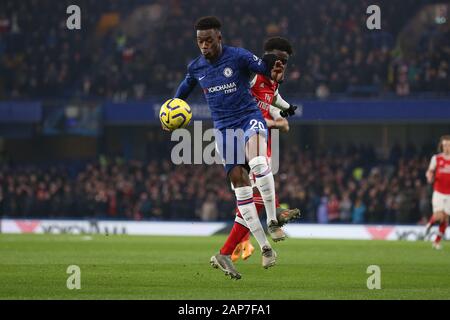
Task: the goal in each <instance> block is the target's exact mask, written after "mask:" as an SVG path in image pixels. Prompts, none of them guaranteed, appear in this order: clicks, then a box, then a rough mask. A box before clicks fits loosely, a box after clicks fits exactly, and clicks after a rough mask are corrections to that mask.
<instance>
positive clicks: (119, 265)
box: [0, 234, 450, 300]
mask: <svg viewBox="0 0 450 320" xmlns="http://www.w3.org/2000/svg"><path fill="white" fill-rule="evenodd" d="M224 240H225V237H224V236H212V237H144V236H99V235H96V236H92V237H91V236H83V235H6V234H3V235H0V299H164V300H168V299H179V300H189V299H225V300H236V299H264V300H266V299H268V300H272V299H282V300H285V299H449V298H450V275H449V273H450V246H449V245H447V246H446V243H444V249H443V250H441V251H435V250H432V249H431V244H430V243H429V242H406V241H405V242H401V241H393V242H391V241H346V240H342V241H337V240H301V239H288V240H286V241H284V242H282V243H277V244H274V248H275V249H276V251H277V252H278V261H277V265H276V266H275V267H273V268H270V269H268V270H265V269H263V268H262V267H261V256H260V254H259V252H258V251H255V253H254V255H253V256H252V257H251V258H250V259H249V260H247V261H239V262H238V263H237V264H236V266H237V268H238V270H239V271H240V272H241V273H242V276H243V277H242V279H241V280H238V281H236V280H231V279H229V278H227V277H225V276H224V274H223V273H222V272H221V271H220V270H218V269H213V268H211V266H210V265H209V258H210V257H211V255H212V254H214V253H215V252H216V251H218V249H219V248H220V246H221V244H222V243H223V241H224ZM253 241H254V240H253ZM69 265H77V266H79V267H80V269H81V289H80V290H69V289H67V287H66V281H67V278H68V277H69V276H70V275H69V274H67V273H66V270H67V267H68V266H69ZM369 265H378V266H379V267H380V268H381V289H379V290H369V289H367V279H368V277H369V276H370V274H367V273H366V271H367V267H368V266H369Z"/></svg>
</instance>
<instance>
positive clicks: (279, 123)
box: [265, 118, 289, 132]
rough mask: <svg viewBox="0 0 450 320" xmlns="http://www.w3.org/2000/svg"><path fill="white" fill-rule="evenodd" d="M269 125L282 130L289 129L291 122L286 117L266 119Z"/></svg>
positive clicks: (286, 130)
mask: <svg viewBox="0 0 450 320" xmlns="http://www.w3.org/2000/svg"><path fill="white" fill-rule="evenodd" d="M265 120H266V124H267V127H268V128H270V129H279V130H280V131H281V132H288V131H289V122H288V121H287V120H286V119H284V118H283V119H277V120H270V119H265Z"/></svg>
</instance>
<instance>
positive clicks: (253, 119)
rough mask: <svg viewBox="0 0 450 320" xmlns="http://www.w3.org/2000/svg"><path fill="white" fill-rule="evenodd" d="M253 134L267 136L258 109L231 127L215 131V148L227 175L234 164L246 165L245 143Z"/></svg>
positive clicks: (264, 122) (265, 126)
mask: <svg viewBox="0 0 450 320" xmlns="http://www.w3.org/2000/svg"><path fill="white" fill-rule="evenodd" d="M255 134H262V135H264V136H265V137H266V138H267V125H266V121H265V120H264V118H263V116H262V114H261V112H260V111H259V110H258V111H255V112H253V113H250V114H248V115H246V116H244V117H242V119H241V120H240V121H239V123H238V124H237V125H234V126H233V127H232V128H224V129H218V130H217V131H216V136H215V138H216V149H217V151H218V153H219V155H220V157H221V159H222V164H223V165H224V167H225V171H226V172H227V175H228V174H229V173H230V171H231V169H233V168H234V167H235V166H248V164H247V161H246V157H245V145H246V143H247V141H248V139H250V137H252V136H254V135H255Z"/></svg>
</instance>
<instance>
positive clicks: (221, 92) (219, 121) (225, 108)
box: [175, 17, 286, 279]
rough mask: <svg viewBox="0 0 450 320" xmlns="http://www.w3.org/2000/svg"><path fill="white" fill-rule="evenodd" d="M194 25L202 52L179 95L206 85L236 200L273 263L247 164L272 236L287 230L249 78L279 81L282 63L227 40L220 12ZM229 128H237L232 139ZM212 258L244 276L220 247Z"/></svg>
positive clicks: (265, 258) (228, 270) (265, 260)
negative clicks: (279, 211) (281, 222)
mask: <svg viewBox="0 0 450 320" xmlns="http://www.w3.org/2000/svg"><path fill="white" fill-rule="evenodd" d="M195 29H196V31H197V45H198V47H199V49H200V51H201V55H200V56H199V57H198V58H196V59H195V60H193V61H192V62H191V63H190V64H189V65H188V71H187V75H186V78H185V79H184V80H183V82H182V83H181V84H180V86H179V88H178V90H177V92H176V94H175V98H180V99H183V100H186V98H187V97H188V96H189V94H190V93H191V92H192V90H193V89H194V87H195V86H196V85H197V84H199V85H200V86H201V88H202V89H203V92H204V94H205V98H206V100H207V103H208V106H209V109H210V111H211V116H212V119H213V122H214V128H215V129H216V143H217V144H218V149H219V154H220V155H221V157H222V159H223V160H224V166H225V170H226V172H227V175H228V177H229V179H230V181H231V183H232V184H233V186H234V192H235V194H236V200H237V206H238V208H239V211H240V212H241V215H242V217H243V219H244V221H243V222H244V223H245V224H246V226H247V227H248V228H249V229H250V231H251V232H252V234H253V236H254V237H255V239H256V241H257V242H258V244H259V246H260V248H261V251H262V265H263V267H264V268H269V267H271V266H273V265H274V264H275V262H276V252H275V251H274V250H273V249H272V247H271V245H270V243H269V241H268V240H267V238H266V235H265V233H264V229H263V227H262V225H261V222H260V221H259V218H258V213H257V211H256V207H255V204H254V202H253V190H252V187H251V183H250V179H249V170H251V171H252V173H253V174H254V175H255V177H256V186H257V188H258V189H259V191H260V193H261V196H262V198H263V201H264V206H265V209H266V213H267V226H268V231H269V234H270V236H271V238H272V239H273V240H274V241H280V240H283V239H284V238H285V237H286V236H285V234H284V232H283V230H282V229H281V228H280V226H279V225H278V221H277V217H276V209H275V183H274V178H273V175H272V172H271V169H270V167H269V164H268V161H267V157H266V155H267V142H266V137H267V126H266V122H265V120H264V118H263V116H262V114H261V111H260V110H259V108H258V106H257V102H256V100H255V99H254V98H253V96H252V95H251V92H250V79H251V76H252V74H254V73H257V74H262V75H265V76H267V77H269V78H271V79H273V80H274V81H281V80H282V77H283V70H284V66H283V63H282V62H281V61H278V60H277V61H275V59H273V58H271V59H270V58H269V59H265V60H261V59H259V58H258V57H257V56H255V55H254V54H252V53H250V52H249V51H247V50H245V49H242V48H235V47H230V46H225V45H223V44H222V35H221V32H220V29H221V23H220V21H219V20H218V19H217V18H216V17H203V18H200V19H199V20H198V21H197V22H196V24H195ZM269 57H272V56H269ZM238 131H240V132H243V135H241V136H240V135H239V134H236V132H238ZM230 132H233V133H234V134H235V136H232V137H231V138H232V139H230ZM230 141H231V142H230ZM227 148H228V150H227ZM230 148H232V150H231V151H233V152H231V154H232V156H231V157H230V156H229V154H228V151H229V149H230ZM236 153H237V155H236ZM241 154H244V159H242V158H241V157H240V155H241ZM210 262H211V265H212V266H213V267H216V268H220V269H221V270H222V271H223V272H225V274H226V275H230V276H231V278H235V279H239V278H241V275H240V274H239V273H238V272H237V270H236V269H235V267H234V265H233V263H232V261H231V258H230V256H227V255H222V254H220V253H218V254H216V255H214V256H213V257H211V261H210Z"/></svg>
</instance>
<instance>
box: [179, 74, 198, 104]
mask: <svg viewBox="0 0 450 320" xmlns="http://www.w3.org/2000/svg"><path fill="white" fill-rule="evenodd" d="M196 85H197V79H195V78H194V77H193V76H192V75H191V72H190V71H189V67H188V72H187V74H186V77H185V78H184V80H183V81H182V82H181V84H180V85H179V86H178V89H177V92H176V93H175V96H174V98H178V99H182V100H186V99H187V97H189V95H190V94H191V92H192V90H194V88H195V86H196Z"/></svg>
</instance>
